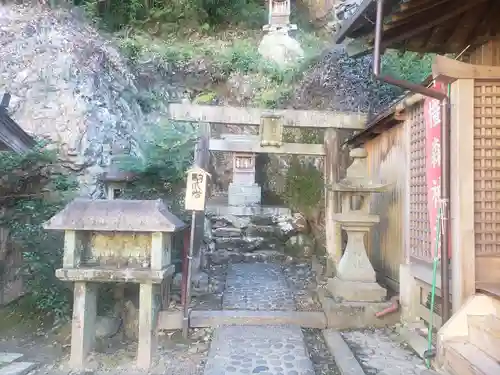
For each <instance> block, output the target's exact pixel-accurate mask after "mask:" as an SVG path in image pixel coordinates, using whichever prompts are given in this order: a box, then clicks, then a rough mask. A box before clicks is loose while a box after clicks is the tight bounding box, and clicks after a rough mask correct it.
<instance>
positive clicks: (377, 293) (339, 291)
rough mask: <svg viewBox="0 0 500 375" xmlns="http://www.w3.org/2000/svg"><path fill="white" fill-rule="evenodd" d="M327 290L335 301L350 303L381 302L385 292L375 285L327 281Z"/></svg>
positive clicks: (385, 294)
mask: <svg viewBox="0 0 500 375" xmlns="http://www.w3.org/2000/svg"><path fill="white" fill-rule="evenodd" d="M327 289H328V291H329V292H330V293H331V295H332V296H333V297H335V299H336V300H341V301H352V302H383V301H385V299H386V297H387V290H386V289H384V288H382V287H381V286H380V285H378V284H377V283H366V282H361V281H345V280H341V279H339V278H338V277H334V278H331V279H328V284H327Z"/></svg>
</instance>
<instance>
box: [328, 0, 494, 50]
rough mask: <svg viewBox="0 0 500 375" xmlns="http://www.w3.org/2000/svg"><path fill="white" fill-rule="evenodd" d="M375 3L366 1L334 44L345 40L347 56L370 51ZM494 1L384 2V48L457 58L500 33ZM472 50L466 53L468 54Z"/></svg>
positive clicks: (420, 0)
mask: <svg viewBox="0 0 500 375" xmlns="http://www.w3.org/2000/svg"><path fill="white" fill-rule="evenodd" d="M376 6H377V0H364V1H363V2H362V3H361V4H360V5H359V7H358V9H357V10H356V11H355V13H354V14H353V15H352V17H351V18H349V19H347V20H345V21H344V22H343V23H342V24H341V26H340V30H339V31H338V32H337V33H336V34H335V36H334V41H335V42H336V43H342V42H343V41H344V40H345V39H346V38H350V39H353V40H352V41H350V42H349V43H347V49H348V52H349V54H350V55H362V54H365V53H369V52H371V50H372V48H373V41H374V35H375V20H376ZM499 14H500V1H498V0H406V1H402V0H385V1H384V16H385V18H384V32H383V37H382V43H381V44H382V48H393V49H398V50H402V51H414V52H419V53H439V54H449V53H460V52H462V51H463V50H465V49H466V48H467V47H469V46H470V47H472V48H473V47H475V46H479V45H482V44H484V43H486V42H487V41H489V40H492V39H494V38H495V37H496V36H497V35H499V34H500V22H498V15H499ZM472 48H470V49H472Z"/></svg>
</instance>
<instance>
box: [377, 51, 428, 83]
mask: <svg viewBox="0 0 500 375" xmlns="http://www.w3.org/2000/svg"><path fill="white" fill-rule="evenodd" d="M433 58H434V55H433V54H426V55H423V56H419V55H418V54H417V53H414V52H405V53H403V54H401V53H398V52H394V51H389V52H387V53H386V54H385V55H384V56H383V57H382V59H383V60H382V69H383V73H385V74H388V75H391V76H393V77H395V78H400V79H405V80H407V81H410V82H413V83H422V82H423V81H424V80H425V79H427V77H429V75H430V74H431V72H432V59H433Z"/></svg>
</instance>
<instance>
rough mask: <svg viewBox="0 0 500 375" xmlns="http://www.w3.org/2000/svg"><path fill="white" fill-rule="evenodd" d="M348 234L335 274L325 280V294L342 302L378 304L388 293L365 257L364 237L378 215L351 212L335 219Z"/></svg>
mask: <svg viewBox="0 0 500 375" xmlns="http://www.w3.org/2000/svg"><path fill="white" fill-rule="evenodd" d="M337 220H338V222H339V223H340V224H341V226H342V229H343V230H345V231H346V232H347V245H346V248H345V251H344V255H343V256H342V258H341V259H340V262H339V264H338V268H337V275H336V277H334V278H331V279H329V280H328V291H329V292H330V293H331V295H332V296H333V297H334V298H335V299H338V300H341V301H358V302H380V301H383V300H385V298H386V296H387V291H386V290H385V289H384V288H382V287H381V286H380V285H378V283H377V278H376V274H375V270H374V269H373V267H372V265H371V263H370V260H369V259H368V256H367V254H366V250H365V245H364V237H365V235H366V234H367V233H368V232H369V231H370V228H371V227H372V226H373V224H375V223H377V222H378V221H379V218H378V216H375V215H366V214H363V213H362V212H357V211H352V212H349V213H344V214H339V215H338V218H337Z"/></svg>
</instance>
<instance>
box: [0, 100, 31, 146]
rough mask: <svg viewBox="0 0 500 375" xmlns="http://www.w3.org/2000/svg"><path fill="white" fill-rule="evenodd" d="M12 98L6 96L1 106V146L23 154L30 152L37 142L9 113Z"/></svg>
mask: <svg viewBox="0 0 500 375" xmlns="http://www.w3.org/2000/svg"><path fill="white" fill-rule="evenodd" d="M9 98H10V96H9V95H8V94H5V95H4V97H3V100H2V104H0V144H2V145H5V148H6V149H8V150H11V151H14V152H18V153H22V152H26V151H28V150H30V149H31V148H33V146H35V144H36V142H35V140H34V139H33V137H31V136H30V135H29V134H28V133H26V132H25V131H24V130H23V129H22V128H21V127H20V126H19V125H18V124H17V123H16V122H15V121H14V120H13V119H12V118H11V117H10V116H9V114H8V113H7V105H8V101H9Z"/></svg>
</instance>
